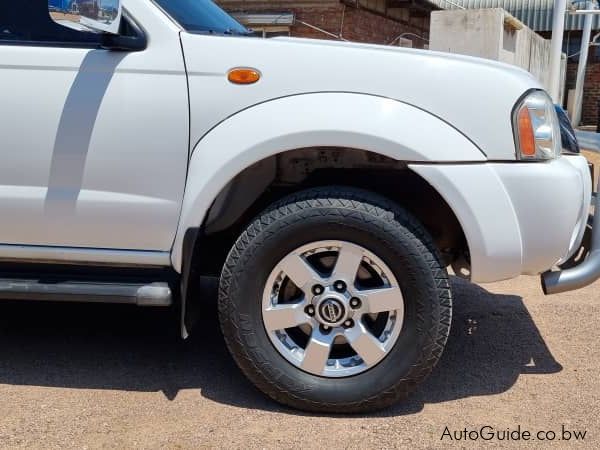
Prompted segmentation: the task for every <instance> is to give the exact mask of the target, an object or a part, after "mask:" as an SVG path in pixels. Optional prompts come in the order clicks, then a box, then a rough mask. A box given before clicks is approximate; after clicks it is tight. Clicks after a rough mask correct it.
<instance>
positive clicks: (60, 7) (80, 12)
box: [48, 0, 123, 35]
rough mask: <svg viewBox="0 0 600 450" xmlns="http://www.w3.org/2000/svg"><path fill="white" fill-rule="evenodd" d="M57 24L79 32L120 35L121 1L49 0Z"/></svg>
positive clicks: (49, 8) (50, 10)
mask: <svg viewBox="0 0 600 450" xmlns="http://www.w3.org/2000/svg"><path fill="white" fill-rule="evenodd" d="M48 12H49V13H50V17H51V18H52V20H54V21H55V22H56V23H57V24H59V25H62V26H64V27H67V28H71V29H74V30H77V31H90V30H92V31H98V32H102V33H108V34H111V35H118V34H119V28H120V26H121V17H122V14H123V10H122V5H121V0H48Z"/></svg>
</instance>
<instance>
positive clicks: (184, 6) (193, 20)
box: [154, 0, 250, 34]
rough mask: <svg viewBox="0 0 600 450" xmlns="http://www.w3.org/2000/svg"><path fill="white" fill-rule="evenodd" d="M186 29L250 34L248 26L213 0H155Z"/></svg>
mask: <svg viewBox="0 0 600 450" xmlns="http://www.w3.org/2000/svg"><path fill="white" fill-rule="evenodd" d="M154 1H155V2H156V3H157V4H158V5H159V6H160V7H161V8H162V9H164V10H165V12H166V13H167V14H169V15H170V16H171V17H172V18H173V19H174V20H176V21H177V22H178V23H179V24H180V25H181V26H182V27H183V28H185V30H186V31H190V32H192V33H219V34H249V33H250V31H248V29H247V28H245V27H244V26H243V25H241V24H240V23H239V22H237V21H236V20H235V19H234V18H233V17H231V16H230V15H229V14H227V13H226V12H225V11H223V10H222V9H221V8H219V7H218V6H217V5H216V4H215V3H214V2H213V1H212V0H154Z"/></svg>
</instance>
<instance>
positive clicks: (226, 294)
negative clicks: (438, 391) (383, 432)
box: [219, 187, 452, 413]
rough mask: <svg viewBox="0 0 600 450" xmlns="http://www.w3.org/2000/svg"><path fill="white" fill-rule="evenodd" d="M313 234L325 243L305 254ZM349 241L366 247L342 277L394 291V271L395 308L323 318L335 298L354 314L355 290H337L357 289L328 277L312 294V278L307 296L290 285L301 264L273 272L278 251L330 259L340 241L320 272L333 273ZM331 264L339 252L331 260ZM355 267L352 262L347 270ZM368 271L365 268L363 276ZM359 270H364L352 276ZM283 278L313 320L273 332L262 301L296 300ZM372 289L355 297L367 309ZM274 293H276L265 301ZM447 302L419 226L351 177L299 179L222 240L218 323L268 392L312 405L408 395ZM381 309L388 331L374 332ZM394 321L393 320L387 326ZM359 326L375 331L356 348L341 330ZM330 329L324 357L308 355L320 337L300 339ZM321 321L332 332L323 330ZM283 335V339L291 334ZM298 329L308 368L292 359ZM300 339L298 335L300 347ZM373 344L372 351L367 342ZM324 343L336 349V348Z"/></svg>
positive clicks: (333, 406)
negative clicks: (318, 183)
mask: <svg viewBox="0 0 600 450" xmlns="http://www.w3.org/2000/svg"><path fill="white" fill-rule="evenodd" d="M312 243H318V244H315V245H317V246H318V245H324V246H325V248H324V249H319V250H314V251H313V250H311V251H309V252H308V253H306V255H304V254H302V253H301V252H302V251H303V250H302V249H303V248H310V246H311V245H313V244H312ZM322 243H325V244H322ZM329 245H331V247H330V246H329ZM347 247H348V248H351V249H359V250H360V251H364V252H366V253H362V254H366V255H367V256H365V257H364V258H363V259H361V260H360V262H359V264H360V265H359V268H358V270H359V272H358V275H357V276H356V280H358V281H350V282H349V283H350V284H352V283H354V284H360V283H363V282H364V283H375V282H376V283H380V284H381V283H383V284H382V285H381V286H383V287H377V289H389V291H388V292H390V293H397V291H392V289H395V288H394V287H393V286H394V283H393V282H392V281H390V280H396V281H397V285H398V288H399V289H400V292H401V295H400V296H397V295H396V294H394V296H393V302H394V303H393V304H394V306H393V308H396V309H394V310H393V311H390V312H379V313H370V312H368V313H365V315H361V316H358V315H355V316H352V318H351V319H349V320H346V321H345V322H344V323H343V324H342V325H337V326H334V325H332V326H331V327H328V326H327V325H323V324H326V323H332V322H330V321H332V320H334V319H335V320H337V319H339V317H340V315H339V314H341V313H340V308H338V306H339V304H338V303H340V302H341V303H343V305H342V306H341V309H342V311H343V313H344V314H353V311H351V308H352V307H353V306H351V305H350V303H352V302H354V303H360V302H357V301H356V297H355V298H352V299H351V300H350V303H348V302H346V300H345V299H346V298H349V297H350V296H351V295H354V294H352V293H351V292H348V293H346V292H345V291H340V292H342V293H340V294H338V293H337V292H338V291H334V288H335V289H337V288H338V287H341V286H337V285H336V286H333V285H332V286H329V285H327V286H326V289H327V292H331V294H327V295H331V296H332V297H327V298H323V296H325V295H326V294H322V295H321V297H318V298H317V297H314V296H315V295H316V294H315V292H319V291H320V290H321V288H318V289H317V287H313V288H312V289H313V291H312V296H313V297H311V295H310V294H309V293H308V292H307V291H306V289H308V288H306V289H304V290H301V289H300V288H299V287H298V285H300V284H302V283H301V282H296V281H293V280H292V278H293V279H294V280H299V279H300V278H299V277H298V276H296V275H294V276H293V277H292V276H290V277H289V279H288V278H286V277H287V275H286V274H287V273H288V272H289V273H291V274H293V273H295V272H294V271H291V270H288V271H287V272H286V271H285V270H284V271H283V272H279V267H280V266H281V265H282V264H283V267H286V268H287V267H288V266H289V264H287V263H285V261H287V260H286V258H292V256H290V255H300V254H302V255H304V256H302V258H303V259H302V261H304V262H307V261H309V260H310V261H312V260H311V259H310V258H313V257H315V258H317V259H316V260H315V261H317V263H319V264H324V262H325V261H329V260H331V257H330V256H329V255H330V254H331V253H330V252H333V254H335V252H336V251H337V252H338V253H337V257H336V258H337V259H336V262H335V263H334V264H333V266H332V269H331V271H332V272H331V274H330V275H328V276H329V277H330V278H331V277H333V278H335V277H336V276H337V275H336V273H337V272H339V273H342V269H341V268H340V269H339V270H338V267H339V266H338V260H341V259H342V256H341V255H342V252H346V253H344V255H346V254H349V252H350V250H344V249H346V248H347ZM331 249H333V250H331ZM336 249H337V250H336ZM352 251H354V250H352ZM357 251H358V250H357ZM314 255H316V256H314ZM321 255H324V256H321ZM369 255H370V256H369ZM327 258H329V260H328V259H327ZM294 261H296V260H294ZM311 264H312V263H311ZM340 266H343V264H342V263H340ZM315 267H316V266H315ZM319 267H320V266H319ZM349 267H350V266H349ZM274 268H275V269H277V270H275V269H274ZM382 268H385V269H382ZM385 270H391V272H392V273H391V274H390V275H389V276H388V275H387V274H386V272H385ZM308 272H309V273H317V272H310V271H308ZM353 272H355V271H353V270H349V273H353ZM278 273H279V275H276V274H278ZM303 273H304V272H303ZM319 273H321V272H319ZM365 273H366V274H368V275H366V278H365V275H364V274H365ZM274 274H275V275H274ZM361 274H362V276H363V279H364V280H363V279H359V278H360V276H361ZM274 276H276V277H277V278H276V280H277V281H275V282H274V283H273V288H271V284H270V283H271V282H270V280H271V279H272V278H273V277H274ZM319 276H320V275H319ZM333 278H331V279H333ZM282 279H283V280H284V281H281V280H282ZM323 279H325V278H323ZM328 279H329V278H328ZM373 280H375V281H373ZM290 282H291V284H290ZM313 282H314V280H311V281H310V283H313ZM296 283H297V284H296ZM332 283H333V281H332ZM284 284H285V288H284V286H283V285H284ZM354 284H353V285H352V286H346V289H347V290H348V291H350V290H351V289H355V286H354ZM290 286H291V287H290ZM307 286H308V285H307ZM386 286H387V287H386ZM390 286H391V287H390ZM271 289H274V291H273V292H274V293H273V294H269V292H271ZM358 289H359V288H356V289H355V291H353V292H358V293H359V294H360V295H362V293H363V292H375V291H374V290H372V291H368V290H367V291H363V290H358ZM360 289H362V288H360ZM373 289H375V288H373ZM288 290H291V291H292V292H298V293H299V294H298V295H299V297H294V296H292V297H294V298H300V299H302V301H304V302H305V303H302V305H309V306H308V307H305V309H304V311H303V312H302V311H300V312H299V314H300V315H301V316H302V321H304V320H309V321H311V322H310V324H312V325H309V327H310V328H306V327H307V325H306V324H304V325H301V326H300V328H293V329H292V328H286V329H282V330H280V331H274V332H273V331H271V330H267V328H271V324H272V321H271V318H272V317H274V316H272V315H270V314H271V313H270V312H269V311H270V310H269V308H271V309H273V308H279V309H281V308H288V307H290V308H291V307H295V306H294V305H295V303H293V302H295V301H297V300H293V302H292V303H290V304H288V303H285V304H284V303H283V302H284V300H279V299H280V298H283V297H282V295H283V294H282V293H281V292H282V291H286V292H287V291H288ZM377 292H382V291H377ZM295 295H296V294H295ZM369 295H370V294H369ZM369 295H367V296H366V297H364V298H365V299H366V300H365V301H366V302H367V303H368V304H367V306H365V304H364V303H361V308H367V309H365V310H368V311H372V310H376V309H378V308H379V306H378V305H379V304H378V303H376V301H375V300H373V299H378V298H381V297H376V296H375V295H371V296H369ZM390 295H392V294H390ZM336 296H337V297H336ZM334 297H335V298H334ZM338 297H339V299H341V300H340V301H339V302H337V300H336V299H337V298H338ZM271 298H274V299H275V301H276V302H277V304H276V305H275V306H268V307H265V305H266V304H267V303H268V302H269V301H271V300H269V299H271ZM361 298H362V297H361ZM390 298H391V297H390ZM400 298H401V299H402V303H400V300H399V299H400ZM280 301H281V302H282V303H281V304H280V303H279V302H280ZM287 301H288V300H285V302H287ZM265 302H267V303H265ZM306 302H313V303H306ZM315 302H317V303H315ZM318 302H320V303H318ZM334 303H335V304H334ZM312 304H315V305H316V306H315V307H316V308H318V309H319V311H318V312H315V311H314V309H315V307H313V310H312V311H311V310H310V309H307V308H310V307H311V305H312ZM374 305H375V306H374ZM398 305H401V306H398ZM265 308H266V309H265ZM369 308H370V309H369ZM451 310H452V298H451V292H450V285H449V282H448V275H447V272H446V270H445V268H444V267H443V265H442V264H441V259H440V257H439V255H438V253H437V250H436V249H435V246H434V244H433V241H432V239H431V237H430V236H429V234H428V233H427V231H426V230H425V229H424V227H423V226H422V225H421V224H420V223H419V222H418V221H417V220H416V219H415V218H414V217H413V216H412V215H410V214H409V213H408V212H406V211H405V210H404V209H402V208H401V207H399V206H398V205H396V204H394V203H392V202H390V201H388V200H387V199H385V198H383V197H381V196H379V195H375V194H373V193H370V192H367V191H363V190H358V189H354V188H348V187H327V188H316V189H310V190H306V191H302V192H299V193H297V194H294V195H292V196H289V197H287V198H285V199H283V200H281V201H279V202H277V203H276V204H274V205H272V206H271V207H270V208H268V209H267V210H266V211H264V212H263V213H262V214H261V215H260V216H259V217H258V218H257V219H256V220H254V222H253V223H252V224H250V225H249V226H248V228H247V229H246V230H245V231H244V232H243V233H242V235H241V236H240V237H239V238H238V240H237V241H236V243H235V245H234V246H233V248H232V249H231V251H230V252H229V255H228V257H227V260H226V263H225V265H224V268H223V271H222V274H221V279H220V286H219V319H220V323H221V329H222V331H223V334H224V337H225V341H226V343H227V346H228V348H229V350H230V352H231V354H232V356H233V358H234V359H235V361H236V363H237V364H238V366H239V367H240V369H241V370H242V371H243V372H244V374H245V375H246V376H247V377H248V378H249V379H250V380H251V381H252V383H254V384H255V385H256V386H257V387H258V388H259V389H260V390H261V391H263V392H264V393H265V394H267V395H268V396H270V397H271V398H272V399H274V400H275V401H277V402H279V403H282V404H285V405H288V406H291V407H293V408H297V409H300V410H304V411H309V412H320V413H323V412H326V413H363V412H369V411H374V410H380V409H383V408H386V407H388V406H390V405H392V404H394V403H396V402H397V401H399V400H400V399H403V398H405V397H406V396H407V395H408V394H409V393H410V392H411V391H413V390H414V389H415V388H416V386H417V385H418V384H419V383H421V382H422V381H423V380H424V379H425V378H426V377H427V375H428V374H429V373H430V372H431V371H432V369H433V367H434V366H435V364H436V363H437V361H438V360H439V359H440V356H441V354H442V352H443V349H444V346H445V344H446V340H447V337H448V334H449V331H450V323H451ZM361 311H362V310H361ZM309 313H314V316H310V317H305V316H304V315H303V314H309ZM277 317H280V316H277ZM287 317H289V316H286V318H287ZM294 317H296V316H294ZM317 319H318V321H317ZM380 319H382V320H380ZM286 320H287V319H286ZM294 320H296V319H294ZM344 320H345V319H344ZM319 321H320V322H319ZM378 321H379V322H381V323H383V322H385V323H386V325H382V326H383V327H387V326H388V325H387V324H388V323H392V325H391V326H390V328H389V329H390V330H392V331H385V332H381V334H380V335H378V333H379V331H377V330H376V328H377V327H379V325H377V326H376V325H373V324H377V323H379V322H378ZM286 323H287V322H286ZM348 324H353V328H346V326H347V325H348ZM282 326H283V325H282ZM302 327H304V328H302ZM369 327H370V328H369ZM393 327H396V328H393ZM359 328H360V330H359ZM397 328H400V330H399V331H394V330H395V329H397ZM327 329H328V330H329V331H327ZM365 329H367V332H366V334H367V335H368V334H371V335H372V336H375V339H377V340H378V341H380V344H377V343H376V342H375V341H372V340H369V342H375V344H376V346H375V347H368V350H364V348H363V346H361V345H358V344H357V345H355V344H356V343H358V342H359V340H354V341H353V340H352V339H354V337H353V338H352V339H350V338H346V337H345V336H356V334H352V333H354V331H353V330H359V331H356V333H358V335H360V336H361V339H362V338H364V336H363V335H362V334H360V333H363V334H364V333H365V331H364V330H365ZM332 330H333V331H334V332H336V333H337V332H339V333H340V335H341V336H342V337H341V338H340V337H336V338H335V339H336V340H335V341H330V343H329V344H328V345H331V347H330V350H326V351H325V352H326V353H327V352H328V351H331V353H328V356H326V357H325V359H324V360H325V361H326V364H325V365H324V366H322V364H321V363H322V362H323V357H315V356H314V355H316V353H315V352H314V351H313V350H314V349H316V348H318V347H317V345H315V346H311V347H310V348H309V345H310V344H311V343H312V342H313V341H312V338H313V337H314V338H315V339H317V338H318V336H321V337H322V338H323V339H325V338H327V337H328V336H333V334H334V333H333V332H332ZM385 330H387V328H385ZM292 332H294V333H296V334H293V333H292ZM299 332H302V333H304V334H306V335H307V337H305V338H303V337H302V335H301V333H300V337H297V336H298V333H299ZM327 332H329V334H328V335H325V333H327ZM281 333H284V335H282V334H281ZM311 333H312V334H311ZM385 333H387V334H385ZM281 336H283V337H281ZM295 336H296V337H295ZM377 336H379V337H377ZM392 336H395V340H394V341H389V342H392V343H391V344H389V345H390V347H389V348H388V349H387V350H385V351H384V352H383V353H381V354H382V355H383V356H381V355H378V352H379V351H380V350H381V347H385V345H388V343H389V342H388V340H389V339H391V337H392ZM278 339H279V340H278ZM290 339H291V341H292V344H289V342H290ZM302 339H307V340H308V341H307V342H308V343H306V344H305V347H304V348H303V349H302V350H301V351H300V353H303V356H302V358H303V360H307V361H309V362H307V363H306V367H310V369H308V370H305V369H304V362H302V363H298V362H297V361H296V359H295V358H300V357H299V356H297V355H298V353H299V352H298V349H295V350H294V345H296V343H297V342H299V341H302ZM331 339H334V338H333V337H332V338H331ZM367 340H368V339H367ZM344 341H346V342H344ZM338 342H341V343H338ZM351 342H353V343H352V344H351ZM360 342H363V340H361V341H360ZM381 342H383V343H381ZM301 345H302V344H298V347H301ZM290 347H291V348H290ZM355 348H358V349H360V352H359V351H358V350H356V351H355ZM373 348H374V349H375V350H376V351H375V350H373V351H372V349H373ZM281 349H283V350H281ZM332 349H337V350H335V352H337V354H336V356H335V357H334V350H332ZM353 352H354V355H352V353H353ZM348 355H350V356H348ZM363 355H364V356H363ZM376 356H377V357H376ZM327 358H332V359H331V360H330V359H327ZM336 358H337V359H336ZM377 358H382V359H381V360H378V359H377ZM349 361H350V362H349ZM360 361H362V363H361V362H360ZM336 370H338V371H339V372H336ZM320 371H321V372H320ZM327 371H329V372H327ZM325 373H328V374H329V375H324V374H325Z"/></svg>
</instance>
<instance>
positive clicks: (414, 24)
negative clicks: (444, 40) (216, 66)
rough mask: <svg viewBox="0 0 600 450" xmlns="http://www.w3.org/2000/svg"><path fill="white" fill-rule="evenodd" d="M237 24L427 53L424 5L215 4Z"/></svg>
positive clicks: (389, 1) (390, 0) (379, 0)
mask: <svg viewBox="0 0 600 450" xmlns="http://www.w3.org/2000/svg"><path fill="white" fill-rule="evenodd" d="M216 3H218V4H220V5H221V6H222V7H223V8H224V9H225V10H227V11H228V12H230V13H232V14H233V15H234V16H235V17H236V18H237V19H238V20H239V21H240V22H242V23H244V24H245V25H247V26H248V27H250V28H252V29H254V30H256V31H258V32H262V33H263V34H264V35H265V36H275V35H289V36H296V37H308V38H319V39H346V40H349V41H355V42H369V43H376V44H386V45H387V44H393V45H403V46H410V47H416V48H426V47H427V42H428V32H429V15H430V12H431V11H432V10H433V9H438V7H437V6H436V5H434V4H433V3H431V2H429V1H426V0H345V1H344V0H296V1H294V0H274V1H268V0H258V1H257V0H216Z"/></svg>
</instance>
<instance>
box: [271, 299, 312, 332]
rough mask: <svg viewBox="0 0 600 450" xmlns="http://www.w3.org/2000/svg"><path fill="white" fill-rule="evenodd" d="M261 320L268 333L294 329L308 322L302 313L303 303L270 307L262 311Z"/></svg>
mask: <svg viewBox="0 0 600 450" xmlns="http://www.w3.org/2000/svg"><path fill="white" fill-rule="evenodd" d="M263 319H264V320H263V321H264V324H265V327H266V328H267V330H269V331H276V330H283V329H285V328H294V327H297V326H299V325H302V324H304V323H308V321H309V317H308V316H307V315H306V313H305V312H304V302H302V303H294V304H290V305H277V306H271V307H269V308H267V309H265V310H264V311H263Z"/></svg>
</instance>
